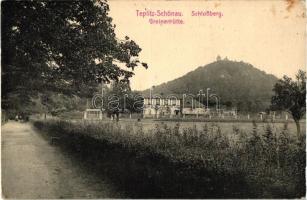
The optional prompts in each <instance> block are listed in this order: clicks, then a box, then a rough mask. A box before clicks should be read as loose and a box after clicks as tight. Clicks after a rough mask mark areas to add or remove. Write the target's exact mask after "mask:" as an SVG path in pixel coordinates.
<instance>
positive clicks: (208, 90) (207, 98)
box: [207, 88, 210, 110]
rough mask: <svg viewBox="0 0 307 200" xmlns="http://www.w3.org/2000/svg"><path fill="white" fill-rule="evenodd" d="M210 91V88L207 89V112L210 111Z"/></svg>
mask: <svg viewBox="0 0 307 200" xmlns="http://www.w3.org/2000/svg"><path fill="white" fill-rule="evenodd" d="M209 90H210V88H207V110H209Z"/></svg>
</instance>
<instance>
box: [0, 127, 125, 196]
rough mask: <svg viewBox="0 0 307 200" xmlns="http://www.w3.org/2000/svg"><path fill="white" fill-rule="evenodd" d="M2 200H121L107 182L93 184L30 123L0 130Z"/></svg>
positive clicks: (87, 176)
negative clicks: (96, 199)
mask: <svg viewBox="0 0 307 200" xmlns="http://www.w3.org/2000/svg"><path fill="white" fill-rule="evenodd" d="M1 137H2V196H3V197H4V198H23V199H33V198H123V195H122V194H120V192H118V191H116V189H115V187H114V186H113V185H112V184H110V183H109V182H108V181H107V180H101V179H99V180H97V177H95V176H94V175H93V174H91V173H90V172H86V171H84V170H83V169H82V167H80V165H82V163H77V164H76V163H75V162H74V161H73V160H72V159H70V157H69V156H68V155H65V153H63V152H62V151H60V149H59V148H58V147H57V146H56V145H51V144H50V142H49V141H47V140H45V139H44V138H43V137H42V136H41V135H40V133H37V132H36V130H35V129H34V128H33V127H32V126H31V124H30V123H18V122H8V123H7V124H5V125H3V126H2V127H1Z"/></svg>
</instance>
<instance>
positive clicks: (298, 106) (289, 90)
mask: <svg viewBox="0 0 307 200" xmlns="http://www.w3.org/2000/svg"><path fill="white" fill-rule="evenodd" d="M273 91H274V92H275V94H274V96H273V97H272V108H273V109H275V110H276V109H279V110H287V111H289V112H290V113H291V114H292V117H293V119H294V121H295V122H296V124H297V133H298V136H299V137H300V126H299V120H300V119H301V118H302V117H303V116H304V115H305V113H306V72H304V71H302V70H299V71H298V73H297V75H296V80H295V81H294V80H292V79H291V78H289V77H287V76H284V77H283V78H282V79H280V80H279V81H278V82H277V83H276V84H275V86H274V89H273Z"/></svg>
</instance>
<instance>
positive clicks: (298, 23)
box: [109, 0, 306, 90]
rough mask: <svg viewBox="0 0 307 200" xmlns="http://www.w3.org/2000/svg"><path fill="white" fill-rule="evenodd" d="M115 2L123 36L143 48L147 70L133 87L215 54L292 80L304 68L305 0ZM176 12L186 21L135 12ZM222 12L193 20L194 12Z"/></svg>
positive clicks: (184, 70) (196, 64) (209, 59)
mask: <svg viewBox="0 0 307 200" xmlns="http://www.w3.org/2000/svg"><path fill="white" fill-rule="evenodd" d="M293 1H294V2H296V3H293V4H291V3H288V2H287V1H282V0H280V1H279V0H264V1H259V0H257V1H256V0H255V1H230V0H223V1H208V0H207V1H205V0H204V1H200V0H193V1H162V0H160V1H159V0H155V1H150V0H144V1H142V0H138V1H136V0H130V1H123V0H113V1H112V0H111V1H109V4H110V16H111V17H112V18H113V23H114V24H116V33H117V35H118V37H119V38H124V36H126V35H127V36H129V37H130V38H131V39H133V40H134V41H136V43H137V44H139V46H140V47H141V48H142V52H141V54H140V59H141V60H142V61H144V62H147V63H148V65H149V69H147V70H145V69H142V68H139V69H136V70H135V76H134V77H133V78H132V82H131V85H132V88H133V89H136V90H143V89H147V88H149V87H150V86H152V85H158V84H161V83H163V82H167V81H170V80H173V79H175V78H178V77H180V76H183V75H184V74H186V73H187V72H189V71H192V70H194V69H196V68H197V67H199V66H203V65H206V64H208V63H211V62H213V61H214V60H215V59H216V57H217V55H220V56H221V57H222V58H224V57H226V56H227V57H228V59H230V60H237V61H241V60H242V61H245V62H248V63H251V64H252V65H254V66H255V67H257V68H259V69H260V70H263V71H265V72H267V73H271V74H274V75H276V76H277V77H282V75H284V74H286V75H288V76H291V77H293V76H294V74H295V72H297V70H298V69H299V68H301V69H305V67H306V38H305V36H306V33H305V28H306V27H305V24H306V13H304V9H305V5H304V3H302V2H298V1H295V0H293ZM145 8H146V10H151V11H154V12H157V10H160V11H174V12H175V11H177V12H181V13H182V14H183V16H182V17H158V16H154V17H144V18H143V17H141V16H137V10H139V11H144V10H145ZM193 11H194V12H198V11H199V12H203V13H206V12H207V11H211V12H219V13H222V14H223V16H222V17H218V16H192V12H193ZM150 18H152V19H154V20H158V19H173V18H175V19H180V20H182V21H183V22H184V24H180V25H179V24H176V25H175V24H164V25H158V24H150V23H149V19H150Z"/></svg>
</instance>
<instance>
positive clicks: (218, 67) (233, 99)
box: [142, 60, 277, 111]
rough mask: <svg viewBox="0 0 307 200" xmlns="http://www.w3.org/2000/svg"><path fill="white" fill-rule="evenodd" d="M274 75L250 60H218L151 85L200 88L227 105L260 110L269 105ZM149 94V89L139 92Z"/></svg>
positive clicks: (179, 90) (170, 90)
mask: <svg viewBox="0 0 307 200" xmlns="http://www.w3.org/2000/svg"><path fill="white" fill-rule="evenodd" d="M276 81H277V78H276V77H275V76H274V75H271V74H266V73H265V72H263V71H260V70H259V69H257V68H255V67H253V66H252V65H251V64H248V63H244V62H236V61H230V60H219V61H216V62H213V63H210V64H208V65H206V66H202V67H198V68H197V69H196V70H194V71H191V72H189V73H187V74H186V75H184V76H182V77H180V78H177V79H175V80H172V81H169V82H167V83H163V84H161V85H158V86H155V88H154V90H153V93H154V94H161V93H162V94H164V95H168V94H183V93H188V94H197V93H198V92H199V90H200V89H203V91H204V92H205V90H206V88H211V90H210V93H211V94H212V93H215V94H217V95H219V96H220V97H221V102H222V104H223V105H225V106H227V107H233V106H236V107H237V108H238V109H239V110H240V111H262V110H264V109H266V108H267V107H268V106H269V105H270V99H271V96H272V88H273V86H274V84H275V83H276ZM142 94H143V95H149V89H147V90H145V91H143V92H142Z"/></svg>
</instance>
